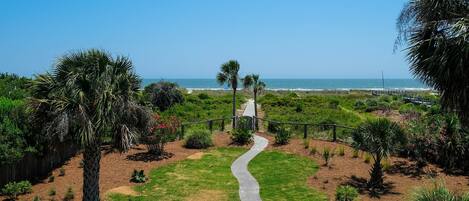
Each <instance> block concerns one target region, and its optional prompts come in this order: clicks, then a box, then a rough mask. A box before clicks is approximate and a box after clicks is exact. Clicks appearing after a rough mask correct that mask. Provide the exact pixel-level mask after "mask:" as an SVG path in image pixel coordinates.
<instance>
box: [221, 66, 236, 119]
mask: <svg viewBox="0 0 469 201" xmlns="http://www.w3.org/2000/svg"><path fill="white" fill-rule="evenodd" d="M238 71H239V63H238V61H236V60H230V61H228V62H226V63H224V64H222V65H221V67H220V72H219V73H218V74H217V82H218V83H219V84H220V85H224V84H226V85H228V87H231V89H232V90H233V107H232V117H233V128H234V127H236V126H235V125H236V122H235V118H234V117H235V116H236V89H237V88H238V80H239V75H238Z"/></svg>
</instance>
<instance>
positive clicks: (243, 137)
mask: <svg viewBox="0 0 469 201" xmlns="http://www.w3.org/2000/svg"><path fill="white" fill-rule="evenodd" d="M252 139H253V134H252V132H251V130H249V129H234V130H233V131H232V132H231V140H233V142H234V143H236V144H240V145H244V144H248V143H250V142H251V141H252Z"/></svg>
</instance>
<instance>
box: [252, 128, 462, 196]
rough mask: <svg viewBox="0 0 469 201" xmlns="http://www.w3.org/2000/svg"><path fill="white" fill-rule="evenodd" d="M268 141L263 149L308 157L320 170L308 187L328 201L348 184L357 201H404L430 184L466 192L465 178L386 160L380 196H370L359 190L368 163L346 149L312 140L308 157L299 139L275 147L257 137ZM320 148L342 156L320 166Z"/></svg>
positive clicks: (364, 177)
mask: <svg viewBox="0 0 469 201" xmlns="http://www.w3.org/2000/svg"><path fill="white" fill-rule="evenodd" d="M260 135H262V136H264V137H266V138H268V139H269V141H270V142H271V143H270V144H269V147H268V148H267V149H270V150H282V151H285V152H289V153H294V154H299V155H303V156H308V157H311V158H312V159H314V160H315V161H316V162H317V163H318V165H319V166H320V169H319V171H318V172H317V173H316V174H315V176H313V177H311V178H309V179H308V184H309V185H311V186H313V187H315V188H317V189H318V190H319V191H322V192H325V193H327V195H328V196H329V197H330V198H334V194H335V189H336V188H337V186H339V185H343V184H348V185H352V186H355V187H358V189H359V190H360V198H361V200H364V201H366V200H385V201H391V200H393V201H394V200H395V201H400V200H408V199H409V198H410V196H411V194H412V191H413V190H414V189H415V188H416V187H422V186H428V187H429V186H432V185H433V184H434V181H443V182H444V183H445V184H446V186H447V187H448V188H449V189H450V190H451V191H454V192H457V193H464V192H468V191H469V177H468V176H457V175H448V174H446V173H444V172H443V170H442V169H441V168H438V167H436V166H433V165H428V166H427V167H424V168H422V169H420V170H418V168H416V166H415V163H414V162H411V161H409V160H407V159H403V158H398V157H390V158H389V161H390V163H391V166H390V168H389V169H388V170H387V171H386V173H385V179H384V181H385V184H386V186H387V188H386V190H385V192H384V193H382V194H377V195H372V194H370V192H369V191H368V190H367V189H366V188H364V187H363V185H364V183H365V182H366V180H367V179H369V172H368V171H369V170H370V169H371V163H370V164H367V163H365V162H364V156H363V153H360V154H359V157H358V158H353V157H352V153H353V149H352V148H351V147H349V146H348V145H345V144H341V143H333V142H328V141H320V140H312V141H311V142H310V148H311V147H316V149H317V151H318V153H316V154H315V155H310V151H309V149H305V148H304V144H303V140H302V139H292V140H291V142H290V143H289V144H288V145H284V146H275V145H272V142H274V137H273V136H271V135H267V134H260ZM324 147H329V148H330V149H332V150H334V149H335V150H336V152H337V150H338V149H339V147H343V148H344V150H345V155H344V156H339V155H338V154H335V156H334V157H333V158H332V159H331V161H330V164H331V165H330V166H329V167H326V166H324V160H323V159H322V157H321V152H322V150H323V148H324Z"/></svg>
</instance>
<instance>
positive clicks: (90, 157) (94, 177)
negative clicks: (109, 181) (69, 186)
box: [83, 143, 101, 201]
mask: <svg viewBox="0 0 469 201" xmlns="http://www.w3.org/2000/svg"><path fill="white" fill-rule="evenodd" d="M83 159H84V166H83V201H99V161H100V160H101V151H100V148H99V144H98V143H95V144H92V145H88V146H86V147H85V152H84V154H83Z"/></svg>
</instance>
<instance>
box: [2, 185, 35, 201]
mask: <svg viewBox="0 0 469 201" xmlns="http://www.w3.org/2000/svg"><path fill="white" fill-rule="evenodd" d="M31 191H32V185H31V183H30V182H29V181H20V182H10V183H8V184H6V185H5V186H4V187H3V188H2V194H3V195H5V196H6V197H8V199H10V200H16V199H17V198H18V196H19V195H23V194H26V193H31Z"/></svg>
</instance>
